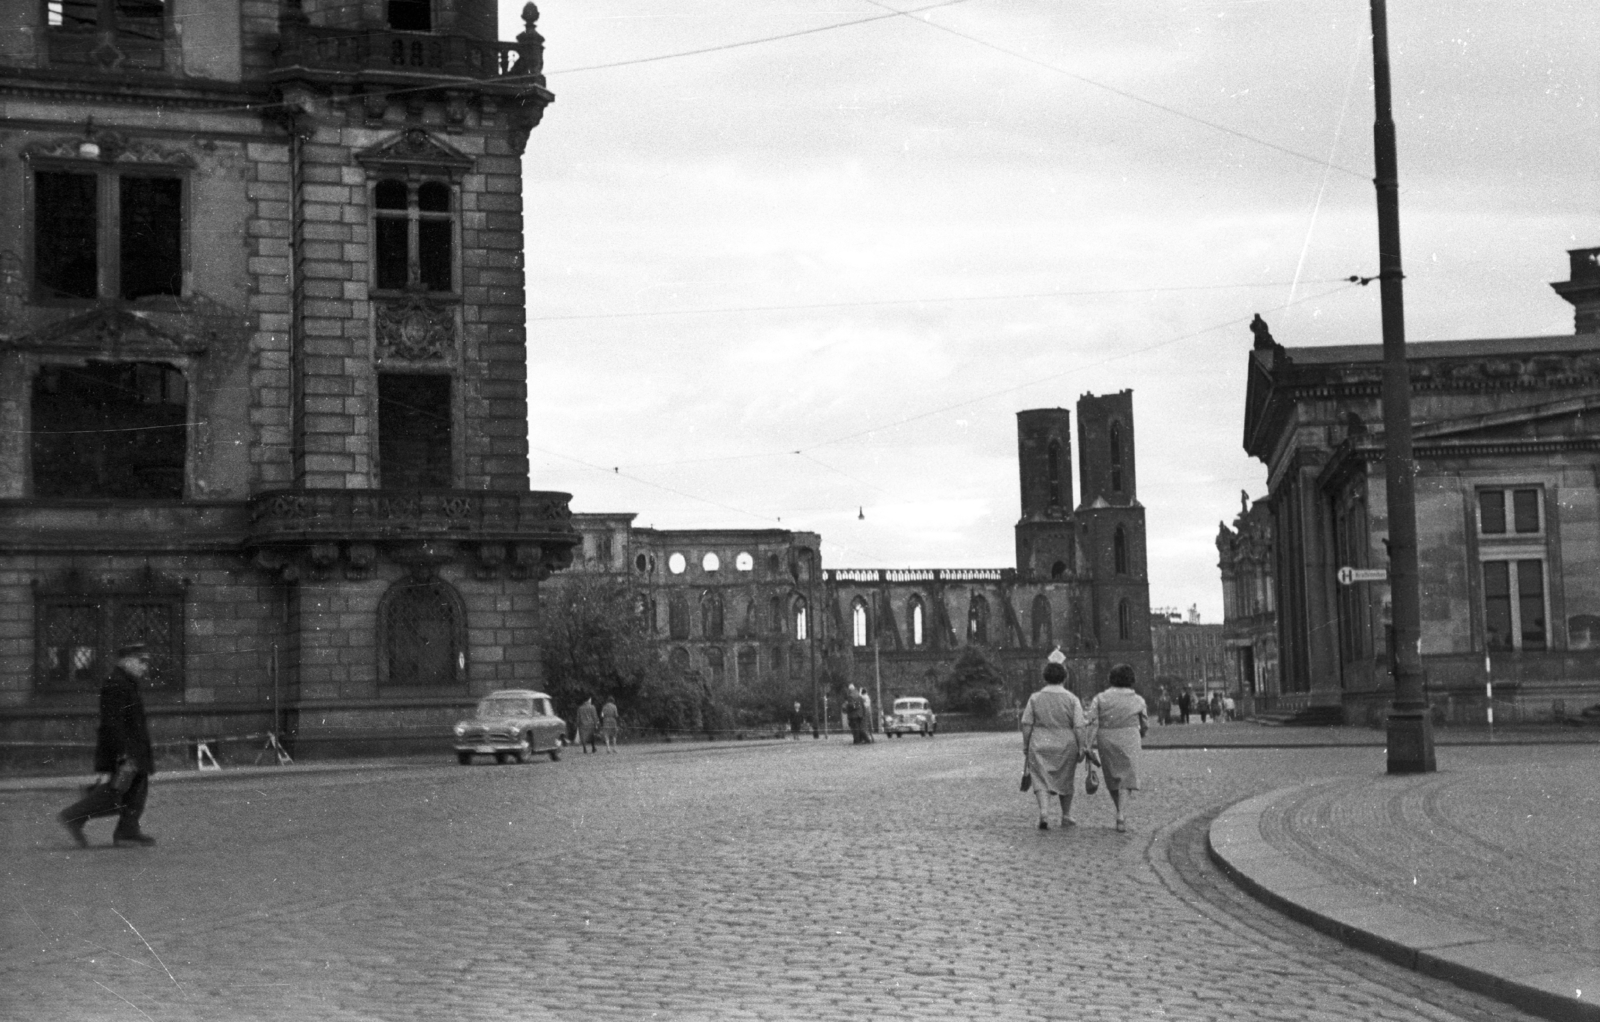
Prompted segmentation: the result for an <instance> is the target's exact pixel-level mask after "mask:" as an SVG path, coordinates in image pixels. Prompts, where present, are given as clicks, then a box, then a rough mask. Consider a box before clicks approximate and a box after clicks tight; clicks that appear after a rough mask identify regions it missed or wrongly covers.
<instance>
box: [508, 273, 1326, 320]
mask: <svg viewBox="0 0 1600 1022" xmlns="http://www.w3.org/2000/svg"><path fill="white" fill-rule="evenodd" d="M1348 279H1349V278H1348V277H1329V278H1326V279H1324V280H1305V281H1301V282H1300V283H1302V284H1334V283H1338V282H1339V281H1343V280H1348ZM1293 284H1294V281H1291V280H1277V281H1261V282H1259V283H1257V282H1252V283H1246V284H1183V285H1177V286H1174V287H1126V288H1096V289H1093V290H1088V291H1030V292H1022V293H1020V294H1009V295H955V296H941V297H937V298H869V299H863V300H861V301H856V302H802V303H798V304H794V305H728V306H714V307H709V308H699V309H658V310H654V311H649V312H594V313H579V314H576V315H571V316H529V317H528V320H527V321H528V322H529V323H559V322H572V321H580V320H583V321H588V320H602V319H650V318H657V317H661V316H713V315H721V314H724V313H739V312H806V311H812V310H822V309H860V308H873V307H881V306H892V305H937V304H951V303H958V302H1006V301H1027V300H1033V299H1047V298H1094V297H1099V296H1102V295H1141V294H1167V293H1174V292H1181V291H1231V290H1236V289H1240V288H1252V287H1289V286H1292V285H1293Z"/></svg>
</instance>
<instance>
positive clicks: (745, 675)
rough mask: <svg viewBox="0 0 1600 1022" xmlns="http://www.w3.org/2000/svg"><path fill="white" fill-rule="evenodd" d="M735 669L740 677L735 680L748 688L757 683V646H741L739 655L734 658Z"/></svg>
mask: <svg viewBox="0 0 1600 1022" xmlns="http://www.w3.org/2000/svg"><path fill="white" fill-rule="evenodd" d="M734 669H735V670H736V671H737V672H738V677H736V678H735V679H734V680H735V681H737V682H738V683H739V684H740V685H743V686H744V687H746V688H750V687H752V686H754V685H755V684H756V680H757V679H756V673H757V667H756V648H755V647H754V646H743V647H740V649H739V653H738V656H737V657H736V658H735V659H734Z"/></svg>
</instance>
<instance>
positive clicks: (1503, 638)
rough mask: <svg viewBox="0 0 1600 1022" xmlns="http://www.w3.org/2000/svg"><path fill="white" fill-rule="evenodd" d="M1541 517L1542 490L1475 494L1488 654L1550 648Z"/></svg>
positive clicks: (1505, 489)
mask: <svg viewBox="0 0 1600 1022" xmlns="http://www.w3.org/2000/svg"><path fill="white" fill-rule="evenodd" d="M1545 519H1546V516H1545V500H1544V490H1543V489H1542V488H1541V487H1536V486H1520V487H1519V486H1512V487H1495V488H1492V489H1480V490H1479V491H1478V559H1479V561H1480V562H1481V563H1482V572H1483V628H1484V646H1485V648H1486V649H1487V650H1489V651H1490V652H1502V653H1504V652H1512V651H1525V652H1535V651H1538V650H1544V649H1548V648H1549V646H1550V636H1549V626H1548V623H1547V619H1548V607H1549V602H1548V596H1547V589H1548V585H1547V579H1546V574H1547V568H1546V565H1547V564H1548V563H1549V558H1548V555H1547V551H1546V543H1547V542H1548V540H1549V535H1548V526H1547V522H1546V520H1545Z"/></svg>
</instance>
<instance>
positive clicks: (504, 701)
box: [478, 696, 533, 720]
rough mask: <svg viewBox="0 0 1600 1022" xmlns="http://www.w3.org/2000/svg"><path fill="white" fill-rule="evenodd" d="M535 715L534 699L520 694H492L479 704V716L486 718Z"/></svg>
mask: <svg viewBox="0 0 1600 1022" xmlns="http://www.w3.org/2000/svg"><path fill="white" fill-rule="evenodd" d="M532 715H533V700H532V699H524V698H521V697H520V696H490V697H489V698H488V699H485V700H484V701H483V702H481V703H479V704H478V716H480V717H483V718H484V719H486V720H487V719H492V718H494V717H529V716H532Z"/></svg>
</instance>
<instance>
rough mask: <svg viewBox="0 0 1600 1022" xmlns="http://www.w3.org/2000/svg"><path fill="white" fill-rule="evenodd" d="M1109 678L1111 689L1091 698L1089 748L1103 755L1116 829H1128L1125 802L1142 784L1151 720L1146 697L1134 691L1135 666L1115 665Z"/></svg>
mask: <svg viewBox="0 0 1600 1022" xmlns="http://www.w3.org/2000/svg"><path fill="white" fill-rule="evenodd" d="M1110 681H1111V687H1110V688H1108V689H1106V690H1105V691H1104V692H1101V693H1100V694H1099V695H1097V696H1095V697H1094V698H1093V699H1091V700H1089V708H1088V710H1087V711H1086V716H1087V717H1088V728H1087V730H1088V739H1089V741H1088V747H1089V748H1093V749H1096V750H1097V751H1098V752H1099V754H1100V769H1101V771H1102V772H1103V773H1104V774H1105V780H1106V790H1107V791H1109V792H1111V804H1112V805H1114V806H1116V809H1117V829H1118V830H1121V831H1125V830H1127V829H1128V824H1127V822H1126V819H1125V817H1124V816H1123V808H1124V803H1125V802H1126V800H1127V798H1128V794H1127V793H1128V792H1131V791H1133V790H1134V789H1135V788H1137V787H1139V758H1140V752H1141V750H1142V748H1143V739H1144V734H1145V731H1146V730H1147V729H1148V727H1149V723H1150V722H1149V716H1148V714H1147V712H1146V710H1145V705H1144V697H1143V696H1141V695H1139V693H1137V692H1135V691H1134V690H1133V668H1132V667H1129V666H1128V665H1127V664H1118V665H1116V666H1115V667H1113V668H1111V679H1110Z"/></svg>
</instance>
